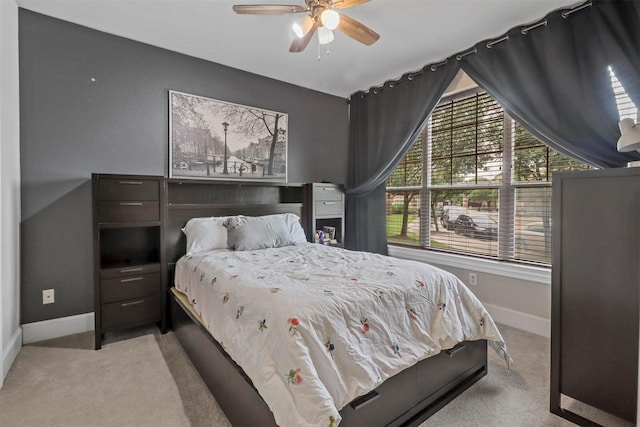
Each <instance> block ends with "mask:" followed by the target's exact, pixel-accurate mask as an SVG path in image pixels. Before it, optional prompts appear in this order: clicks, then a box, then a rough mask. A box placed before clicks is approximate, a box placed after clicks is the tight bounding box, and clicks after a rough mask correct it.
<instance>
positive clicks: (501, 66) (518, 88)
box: [460, 1, 640, 168]
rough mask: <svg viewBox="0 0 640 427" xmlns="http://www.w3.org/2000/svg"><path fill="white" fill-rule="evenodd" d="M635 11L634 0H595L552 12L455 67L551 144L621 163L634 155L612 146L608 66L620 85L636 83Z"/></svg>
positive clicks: (598, 162)
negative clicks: (543, 23) (540, 24)
mask: <svg viewBox="0 0 640 427" xmlns="http://www.w3.org/2000/svg"><path fill="white" fill-rule="evenodd" d="M638 16H639V15H638V7H637V3H635V2H602V1H600V2H598V1H594V3H593V6H591V7H589V8H587V9H584V10H581V11H577V12H575V13H572V14H570V15H568V16H567V17H566V18H564V17H563V16H562V14H561V12H555V13H552V14H550V15H548V16H547V17H546V19H547V22H548V24H547V25H546V26H544V27H538V28H534V29H531V30H530V31H529V32H527V33H526V34H524V35H523V34H522V33H521V29H522V27H518V28H515V29H513V30H510V31H509V33H508V36H509V40H508V41H505V42H502V43H498V44H495V45H493V46H492V47H490V48H489V47H487V45H486V43H485V42H483V43H479V44H477V45H476V46H475V48H476V50H477V53H475V54H471V55H467V56H465V57H463V58H462V60H461V61H460V66H461V68H462V69H463V70H464V71H465V72H466V73H467V74H468V75H469V76H470V77H471V78H473V79H474V80H475V81H476V82H477V83H478V85H480V86H481V87H482V88H484V89H485V90H486V91H487V92H488V93H489V94H491V95H492V96H493V97H494V98H495V99H496V100H497V101H498V102H499V103H500V104H501V105H502V106H503V108H504V109H505V110H506V111H507V113H508V114H509V115H510V116H511V117H513V118H514V119H515V120H516V121H517V122H518V123H520V125H522V127H524V128H525V129H526V130H527V131H529V132H530V133H531V134H533V135H534V136H535V137H536V138H538V139H539V140H540V141H542V142H544V143H545V144H547V145H548V146H549V147H551V148H553V149H555V150H556V151H559V152H561V153H563V154H566V155H569V156H571V157H573V158H576V159H580V160H583V161H585V162H588V163H590V164H592V165H594V166H599V167H603V168H608V167H619V166H624V165H626V163H627V162H628V161H631V160H637V159H639V158H640V156H638V154H637V153H618V151H617V150H616V143H617V140H618V138H619V137H620V132H619V129H618V121H619V117H618V112H617V107H616V104H615V98H614V96H613V91H612V89H611V80H610V76H609V71H608V66H609V65H611V66H612V67H613V68H614V70H615V71H617V72H618V73H620V76H619V77H620V78H622V79H621V82H622V83H623V85H624V86H625V88H627V86H626V85H625V81H630V80H633V82H634V84H636V85H637V81H638V68H637V67H638V62H637V58H638V49H639V47H638V46H639V40H640V39H639V38H638V26H640V20H639V19H638ZM627 53H631V54H633V55H631V56H635V58H632V57H628V56H627ZM631 76H633V78H630V77H631ZM627 89H631V90H632V91H636V87H635V86H634V87H629V88H627ZM635 96H636V95H635V94H634V97H635Z"/></svg>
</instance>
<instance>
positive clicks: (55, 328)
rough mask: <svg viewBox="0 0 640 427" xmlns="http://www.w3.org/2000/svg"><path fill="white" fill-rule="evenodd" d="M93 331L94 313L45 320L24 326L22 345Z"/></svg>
mask: <svg viewBox="0 0 640 427" xmlns="http://www.w3.org/2000/svg"><path fill="white" fill-rule="evenodd" d="M93 330H94V314H93V313H84V314H78V315H75V316H68V317H59V318H57V319H51V320H43V321H42V322H33V323H25V324H24V325H22V343H23V344H30V343H33V342H38V341H44V340H50V339H52V338H58V337H63V336H65V335H71V334H79V333H81V332H88V331H93Z"/></svg>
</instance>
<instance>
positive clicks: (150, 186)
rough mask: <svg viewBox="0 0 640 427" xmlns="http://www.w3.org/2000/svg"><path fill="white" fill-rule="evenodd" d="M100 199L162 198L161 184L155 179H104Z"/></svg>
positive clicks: (101, 184)
mask: <svg viewBox="0 0 640 427" xmlns="http://www.w3.org/2000/svg"><path fill="white" fill-rule="evenodd" d="M100 200H160V185H159V183H158V181H155V180H154V181H151V180H145V179H102V180H100Z"/></svg>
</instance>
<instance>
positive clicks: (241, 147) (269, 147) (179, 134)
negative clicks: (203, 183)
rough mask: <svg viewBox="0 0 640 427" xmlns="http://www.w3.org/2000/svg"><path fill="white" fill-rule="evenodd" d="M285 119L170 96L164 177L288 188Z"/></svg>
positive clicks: (255, 110)
mask: <svg viewBox="0 0 640 427" xmlns="http://www.w3.org/2000/svg"><path fill="white" fill-rule="evenodd" d="M287 124H288V115H287V114H285V113H279V112H275V111H269V110H263V109H261V108H256V107H248V106H245V105H239V104H233V103H230V102H225V101H219V100H215V99H210V98H205V97H202V96H197V95H190V94H186V93H181V92H176V91H169V176H170V177H172V178H194V179H221V180H237V181H269V182H287Z"/></svg>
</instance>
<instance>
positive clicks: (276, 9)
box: [233, 0, 380, 52]
mask: <svg viewBox="0 0 640 427" xmlns="http://www.w3.org/2000/svg"><path fill="white" fill-rule="evenodd" d="M368 1H369V0H305V3H306V4H307V6H306V7H304V6H297V5H284V4H283V5H280V4H247V5H234V6H233V10H234V11H235V12H236V13H239V14H253V15H280V14H287V13H300V12H308V13H309V14H308V15H307V16H305V17H304V18H302V19H301V20H300V21H299V22H296V23H295V24H294V25H293V30H294V32H295V33H296V36H297V38H296V39H295V40H294V41H293V43H291V47H289V52H302V51H303V50H304V49H305V48H306V47H307V45H308V44H309V41H311V38H312V37H313V34H314V33H315V32H316V30H318V31H319V36H323V34H320V32H321V31H322V32H323V33H324V35H325V37H327V36H328V37H330V39H329V41H331V40H333V34H332V33H331V31H328V32H327V30H334V29H338V30H340V31H342V32H343V33H345V34H346V35H348V36H349V37H351V38H353V39H355V40H357V41H359V42H360V43H364V44H366V45H367V46H369V45H372V44H373V43H375V42H376V41H377V40H378V39H379V38H380V35H379V34H378V33H376V32H375V31H373V30H372V29H371V28H369V27H367V26H366V25H364V24H362V23H360V22H358V21H356V20H355V19H353V18H349V17H348V16H347V15H344V14H341V13H338V12H336V11H335V10H334V9H347V8H349V7H352V6H357V5H359V4H362V3H367V2H368ZM320 28H324V29H325V30H319V29H320ZM327 33H328V34H327ZM321 43H322V41H321Z"/></svg>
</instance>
